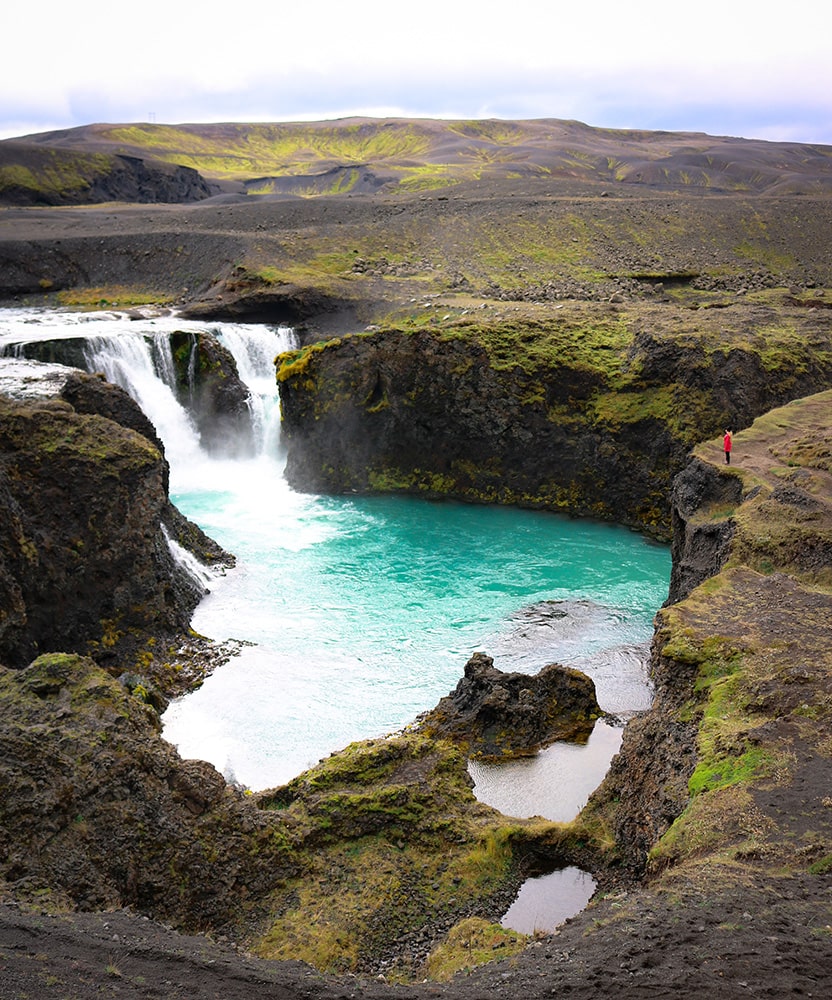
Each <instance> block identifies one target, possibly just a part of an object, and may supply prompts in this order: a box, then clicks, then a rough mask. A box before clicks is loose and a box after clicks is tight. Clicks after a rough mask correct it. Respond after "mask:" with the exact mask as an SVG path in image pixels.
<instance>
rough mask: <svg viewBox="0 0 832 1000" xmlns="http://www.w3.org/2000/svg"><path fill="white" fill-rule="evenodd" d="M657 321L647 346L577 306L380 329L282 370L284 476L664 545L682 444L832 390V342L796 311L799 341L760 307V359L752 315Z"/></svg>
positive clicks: (629, 321) (315, 485)
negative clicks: (565, 518)
mask: <svg viewBox="0 0 832 1000" xmlns="http://www.w3.org/2000/svg"><path fill="white" fill-rule="evenodd" d="M654 318H655V322H656V323H657V329H656V330H655V331H651V330H650V329H649V328H646V327H648V324H649V319H650V317H649V316H648V317H647V320H646V321H645V320H644V319H643V318H638V320H637V321H634V320H633V318H632V317H631V316H629V315H628V314H627V312H626V310H619V309H616V307H615V306H605V307H589V306H584V307H582V308H573V309H566V308H564V309H563V310H562V311H561V312H560V313H559V314H554V315H553V316H552V318H550V319H549V320H548V321H541V322H532V321H526V322H519V323H518V322H515V323H503V324H500V323H493V324H487V323H478V322H477V321H474V320H465V319H463V320H456V321H454V320H451V321H449V322H446V323H445V324H444V325H442V326H440V327H439V328H435V329H425V328H421V329H419V328H417V329H395V328H388V329H380V330H377V331H374V332H367V333H363V334H356V335H352V336H346V337H341V338H337V339H335V340H330V341H324V342H321V343H318V344H313V345H310V346H307V347H305V348H302V349H300V350H299V351H296V352H293V353H289V354H286V355H284V356H282V358H281V359H280V364H279V369H278V381H279V384H280V393H281V405H282V409H283V419H284V434H285V440H286V442H287V447H288V462H287V467H286V475H287V478H288V479H289V481H290V482H291V483H292V485H293V486H294V487H295V488H297V489H300V490H309V491H312V492H315V491H321V492H349V491H357V492H371V491H380V492H383V491H402V492H411V493H420V494H422V495H426V496H431V497H455V498H460V499H465V500H474V501H479V502H498V503H516V504H522V505H527V506H534V507H541V508H546V509H550V510H562V511H568V512H569V513H571V514H588V515H593V516H597V517H604V518H613V519H615V520H617V521H619V522H623V523H626V524H631V525H634V526H637V527H639V528H641V529H643V530H648V531H652V532H654V533H656V534H660V535H661V534H663V535H665V536H666V535H668V534H669V529H670V526H671V525H670V520H671V518H670V509H671V502H670V494H671V481H672V478H673V476H674V475H675V474H676V473H677V472H678V471H680V470H681V468H682V467H683V465H684V462H685V458H686V455H687V453H688V451H689V449H690V447H691V446H692V444H693V443H694V442H695V441H696V440H699V439H701V438H702V437H708V436H711V435H715V434H716V433H718V432H719V431H720V430H721V429H722V428H724V427H725V426H728V425H729V424H730V425H731V426H734V427H736V426H745V425H747V424H748V423H750V422H751V420H752V419H753V418H754V417H755V416H756V415H758V414H759V413H762V412H765V411H766V410H767V409H769V408H771V406H773V405H776V404H778V403H782V402H784V401H785V400H787V399H789V398H792V397H793V396H794V395H800V394H802V393H803V392H811V391H815V390H817V389H819V388H824V387H826V386H827V385H829V384H830V383H832V350H831V348H832V340H830V334H829V329H828V325H826V324H822V323H821V322H820V321H819V320H818V319H817V318H816V317H814V316H808V315H807V314H805V313H804V314H802V315H801V314H799V313H797V311H796V312H795V319H794V322H795V324H796V325H802V326H803V328H804V329H805V330H806V334H807V342H803V343H801V341H800V340H799V339H797V340H796V338H795V336H794V329H793V328H789V327H781V328H779V329H778V328H774V327H773V326H770V324H773V321H774V313H771V314H768V311H767V310H765V309H763V310H760V311H759V312H758V315H757V316H756V323H757V324H759V325H757V327H756V328H757V330H758V331H759V332H758V334H757V339H758V342H757V343H756V344H755V343H754V342H753V341H751V342H749V340H748V332H747V326H746V324H747V322H748V317H747V316H744V317H743V318H742V319H741V320H740V319H739V317H737V316H732V315H730V314H727V315H723V316H722V317H720V319H719V320H716V319H715V318H714V317H713V316H706V315H700V316H697V317H696V318H695V320H694V319H690V318H686V317H684V316H682V315H678V316H676V323H675V324H674V328H672V329H668V328H666V327H664V328H662V327H661V326H659V324H660V323H662V320H661V319H659V317H658V316H656V317H654ZM659 330H660V331H661V332H659ZM775 357H778V359H782V361H783V363H784V367H780V366H779V365H778V366H776V367H773V366H772V360H773V359H774V358H775ZM787 359H788V362H787ZM784 368H785V370H786V372H787V374H785V375H784V373H783V372H784ZM679 509H680V511H681V509H682V508H681V507H680V508H679ZM680 516H681V515H680ZM677 572H685V570H684V569H683V567H682V566H681V565H680V566H679V567H678V568H677Z"/></svg>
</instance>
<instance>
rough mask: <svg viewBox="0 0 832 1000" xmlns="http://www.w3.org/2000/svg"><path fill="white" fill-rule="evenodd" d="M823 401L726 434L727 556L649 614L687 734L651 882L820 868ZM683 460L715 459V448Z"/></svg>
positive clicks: (826, 647) (831, 707)
mask: <svg viewBox="0 0 832 1000" xmlns="http://www.w3.org/2000/svg"><path fill="white" fill-rule="evenodd" d="M830 403H832V394H830V393H821V394H819V395H817V396H813V397H809V398H807V399H803V400H798V401H795V402H794V403H792V404H789V405H788V406H785V407H782V408H779V409H777V410H774V411H771V412H770V413H768V414H766V415H765V416H763V417H761V418H759V419H758V420H756V421H755V422H754V424H753V425H752V426H751V427H750V428H748V429H747V430H746V431H743V432H741V433H740V434H738V435H737V436H736V439H738V450H737V451H736V453H735V458H734V463H733V464H732V466H731V468H730V470H726V469H724V468H723V467H721V466H720V469H721V472H722V474H724V475H730V476H733V477H738V478H741V479H742V480H743V482H744V486H745V491H744V499H743V501H742V502H741V503H740V504H739V505H738V506H737V507H736V508H735V509H732V510H729V511H726V512H725V515H724V516H726V517H730V518H731V519H732V520H733V521H734V522H735V524H736V530H735V533H734V535H733V539H732V543H731V552H730V557H729V560H728V563H727V565H726V567H725V569H724V570H723V571H722V572H721V573H720V574H719V575H718V576H716V577H714V578H712V579H710V580H708V581H706V582H705V583H703V584H702V585H701V586H700V587H698V588H697V589H696V590H694V591H693V592H692V593H691V594H690V596H689V597H688V598H687V599H685V600H684V601H682V602H681V603H680V604H677V605H674V606H671V607H669V608H665V609H664V610H662V611H661V612H660V614H659V619H658V622H659V624H658V632H657V637H658V640H659V651H660V653H661V657H662V659H663V661H664V662H665V664H666V666H665V668H664V669H665V670H666V671H667V672H669V673H670V674H672V672H673V671H674V664H675V665H676V669H678V670H680V671H685V670H688V671H689V670H690V669H693V671H694V675H693V676H694V681H693V684H692V687H691V689H690V691H689V694H688V697H687V698H686V699H685V700H684V701H682V702H680V703H679V704H678V705H677V707H676V709H675V710H674V711H675V713H676V715H677V717H678V718H680V719H681V718H692V719H695V720H696V721H697V728H698V736H697V744H696V763H695V766H694V768H693V770H692V771H691V773H690V776H689V780H688V789H689V802H688V805H687V807H686V808H685V809H684V811H683V812H682V813H681V815H680V816H679V817H678V818H677V819H676V821H675V822H674V823H673V824H672V825H671V826H670V828H669V829H668V830H667V832H666V833H665V834H664V836H663V837H662V838H661V839H660V840H659V841H658V843H657V844H655V845H654V847H653V849H652V851H651V864H652V866H653V869H654V870H655V871H658V872H666V874H663V875H662V878H663V880H664V879H668V880H670V881H671V882H672V881H673V879H675V878H684V879H689V880H690V879H695V880H696V881H697V882H698V881H699V880H700V879H702V878H704V877H706V872H710V875H711V877H714V875H715V873H716V871H717V869H718V870H719V872H720V875H719V877H720V878H723V879H726V880H731V879H747V878H754V877H757V876H756V875H755V873H759V872H760V871H775V870H776V871H777V872H778V873H779V874H780V875H783V874H784V873H785V874H787V873H789V872H804V871H807V870H813V869H812V865H814V866H815V869H818V866H820V868H822V867H823V857H824V856H825V855H824V851H825V846H824V845H826V844H827V843H829V841H830V837H832V816H830V811H829V808H828V807H827V806H826V805H824V802H826V801H828V796H827V797H826V798H824V795H825V793H824V792H823V789H824V788H826V787H828V782H829V780H830V779H831V778H832V745H830V742H829V739H828V727H829V725H830V721H832V694H830V688H831V684H830V678H832V654H830V649H832V632H831V631H830V629H832V625H830V622H832V616H831V615H830V610H832V596H830V594H832V586H830V582H829V576H828V563H829V559H830V547H829V539H830V520H829V513H830V501H831V500H832V480H830V477H829V473H828V471H827V470H826V468H825V467H826V466H827V464H828V454H829V441H830V438H829V434H830V429H829V421H830V413H832V406H830ZM736 439H735V440H736ZM696 455H697V457H698V458H699V459H700V460H702V461H712V462H714V463H719V462H720V458H719V452H718V444H717V442H707V443H705V444H703V445H700V446H698V447H697V449H696ZM781 462H782V463H784V464H780V463H781ZM804 463H805V464H804ZM801 473H804V474H805V475H800V474H801ZM795 475H796V476H797V478H796V479H795V478H792V477H794V476H795ZM796 786H797V787H798V788H800V789H805V791H803V792H800V791H795V787H796ZM813 789H814V791H813ZM826 853H828V851H827V852H826ZM818 871H819V869H818V870H817V871H816V872H815V873H816V874H817V873H818Z"/></svg>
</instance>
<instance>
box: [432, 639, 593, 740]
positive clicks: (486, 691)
mask: <svg viewBox="0 0 832 1000" xmlns="http://www.w3.org/2000/svg"><path fill="white" fill-rule="evenodd" d="M601 714H602V713H601V709H600V708H599V707H598V702H597V700H596V698H595V685H594V684H593V682H592V680H591V679H590V678H589V677H587V676H586V674H583V673H581V672H580V671H579V670H573V669H571V668H569V667H562V666H561V665H560V664H558V663H550V664H549V665H548V666H545V667H544V668H543V669H542V670H541V671H540V672H539V673H537V674H534V675H530V674H519V673H510V674H509V673H503V672H502V671H500V670H498V669H497V668H496V667H495V666H494V661H493V660H492V658H491V657H490V656H487V655H486V654H485V653H474V655H473V656H472V657H471V659H470V660H469V661H468V662H467V663H466V664H465V674H464V676H463V678H462V679H461V680H460V682H459V683H458V684H457V686H456V688H455V690H454V691H452V692H451V693H450V694H449V695H447V696H446V697H445V698H443V699H442V700H441V701H440V702H439V704H438V705H437V706H436V708H434V709H432V710H431V711H430V712H427V713H426V714H425V715H423V716H422V718H421V720H420V724H421V728H422V729H423V730H424V731H426V732H428V733H430V734H432V735H435V736H440V737H442V738H444V739H450V740H453V741H454V742H457V743H460V742H462V743H465V744H466V745H467V747H468V749H469V752H470V753H471V755H472V756H476V757H500V756H520V755H522V754H528V753H533V752H534V751H535V750H537V749H539V748H540V747H543V746H547V745H548V744H550V743H553V742H554V741H555V740H575V741H585V740H586V739H587V738H588V737H589V734H590V733H591V732H592V728H593V726H594V725H595V721H596V719H598V718H599V716H600V715H601Z"/></svg>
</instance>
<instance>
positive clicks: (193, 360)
mask: <svg viewBox="0 0 832 1000" xmlns="http://www.w3.org/2000/svg"><path fill="white" fill-rule="evenodd" d="M170 346H171V350H172V351H173V357H174V361H175V363H176V366H177V374H178V377H179V398H180V402H182V404H183V405H184V406H186V407H187V409H188V412H189V413H190V414H191V415H192V417H193V418H194V421H195V423H196V425H197V428H198V429H199V433H200V438H201V440H202V443H203V445H205V446H206V447H207V448H209V450H212V451H222V452H228V451H229V450H231V449H232V447H233V450H234V452H235V453H240V452H243V453H244V452H247V451H249V450H250V448H251V444H252V434H251V411H250V410H249V407H248V401H249V398H250V393H249V390H248V388H247V386H246V384H245V383H244V382H243V381H242V379H241V378H240V375H239V372H238V371H237V365H236V362H235V361H234V357H233V355H232V354H231V352H230V351H229V350H227V349H226V348H225V347H223V345H222V344H221V343H220V342H219V341H218V340H217V338H216V337H214V336H211V335H210V334H208V333H186V332H184V331H178V332H176V333H172V334H171V336H170Z"/></svg>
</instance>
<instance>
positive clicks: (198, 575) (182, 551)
mask: <svg viewBox="0 0 832 1000" xmlns="http://www.w3.org/2000/svg"><path fill="white" fill-rule="evenodd" d="M162 534H163V535H164V536H165V541H166V542H167V543H168V549H170V554H171V556H172V557H173V561H174V562H175V563H176V565H177V566H180V567H181V568H182V569H183V570H184V571H185V573H187V574H188V576H189V577H190V578H191V579H192V580H193V581H194V583H196V585H197V586H198V587H200V588H201V589H202V591H203V592H204V593H208V591H209V590H210V589H211V585H212V584H213V583H215V582H216V580H217V579H218V576H219V575H221V574H219V575H218V574H217V573H215V572H214V570H212V569H210V568H209V567H208V566H206V565H205V564H204V563H201V562H200V561H199V560H198V559H197V558H196V556H195V555H193V553H191V552H189V551H188V550H187V549H186V548H183V547H182V546H181V545H180V544H179V542H177V541H176V539H175V538H171V536H170V532H169V531H168V529H167V528H166V527H165V525H164V524H163V525H162Z"/></svg>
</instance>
